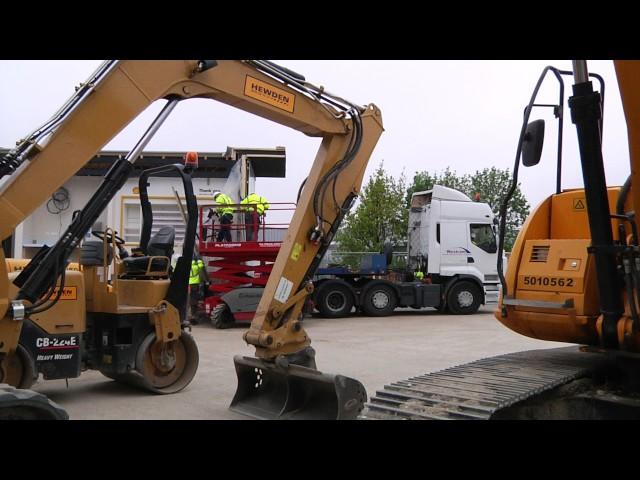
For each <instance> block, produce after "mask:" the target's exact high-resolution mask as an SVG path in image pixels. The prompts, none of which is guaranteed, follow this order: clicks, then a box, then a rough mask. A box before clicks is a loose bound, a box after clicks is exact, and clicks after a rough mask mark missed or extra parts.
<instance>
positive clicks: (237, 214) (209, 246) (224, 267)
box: [198, 203, 296, 321]
mask: <svg viewBox="0 0 640 480" xmlns="http://www.w3.org/2000/svg"><path fill="white" fill-rule="evenodd" d="M220 207H221V205H219V204H213V203H212V204H204V205H200V206H199V208H198V210H199V211H198V216H199V219H198V250H199V252H200V256H201V257H202V258H203V261H204V262H205V265H206V267H207V272H208V274H209V279H210V280H211V285H210V286H209V294H208V296H207V297H206V298H205V300H204V306H205V311H206V313H207V317H209V316H210V315H211V312H212V311H213V309H214V308H215V307H216V306H218V305H219V304H220V303H221V302H222V296H223V295H224V294H225V293H227V292H230V291H231V290H235V289H236V288H245V287H264V286H265V285H266V284H267V281H268V280H269V274H270V273H271V269H272V268H273V264H274V262H275V261H276V257H277V256H278V252H279V251H280V246H281V245H282V240H283V239H284V235H285V234H286V231H287V229H288V228H289V224H288V223H267V222H265V223H259V222H258V214H257V207H256V205H240V204H232V205H224V208H225V209H226V208H230V209H232V210H233V223H232V224H231V225H229V230H230V232H231V239H232V240H231V241H230V242H224V241H222V242H218V241H216V240H215V239H216V237H217V236H218V232H219V231H220V226H221V224H220V223H219V221H218V219H217V217H215V216H214V217H210V218H209V217H208V211H209V210H212V211H213V212H216V211H217V209H218V208H220ZM295 208H296V206H295V203H270V208H269V210H268V211H267V212H268V213H272V212H275V211H291V212H293V211H295ZM249 209H250V211H247V210H249ZM205 212H206V213H205ZM248 214H251V220H249V223H247V218H246V216H248ZM205 215H207V216H205ZM268 217H269V215H267V216H266V217H264V218H265V220H266V218H268ZM209 220H211V223H209ZM247 230H251V231H252V233H253V236H252V238H253V240H247V236H248V233H249V232H248V231H247ZM274 232H279V233H280V235H278V237H277V239H276V240H273V239H269V238H267V237H269V236H273V234H274ZM248 262H251V263H255V265H248V264H247V263H248ZM249 272H252V275H250V274H249ZM254 313H255V312H238V313H236V314H235V320H236V321H251V320H252V319H253V315H254Z"/></svg>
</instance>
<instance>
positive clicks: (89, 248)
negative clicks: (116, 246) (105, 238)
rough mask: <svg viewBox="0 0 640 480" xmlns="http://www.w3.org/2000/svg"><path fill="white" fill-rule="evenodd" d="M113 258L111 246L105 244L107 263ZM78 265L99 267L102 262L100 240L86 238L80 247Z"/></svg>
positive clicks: (102, 255) (102, 247) (102, 246)
mask: <svg viewBox="0 0 640 480" xmlns="http://www.w3.org/2000/svg"><path fill="white" fill-rule="evenodd" d="M112 259H113V248H111V245H107V265H109V264H110V263H111V260H112ZM79 263H80V265H83V266H85V267H101V266H102V265H103V263H104V245H103V243H102V241H101V240H87V241H85V242H83V243H82V247H81V248H80V261H79Z"/></svg>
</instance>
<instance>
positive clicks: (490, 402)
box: [358, 346, 603, 420]
mask: <svg viewBox="0 0 640 480" xmlns="http://www.w3.org/2000/svg"><path fill="white" fill-rule="evenodd" d="M601 361H603V359H602V358H601V357H600V356H598V355H594V354H591V353H585V352H583V351H581V350H580V347H577V346H572V347H563V348H554V349H548V350H529V351H526V352H517V353H509V354H506V355H499V356H496V357H489V358H485V359H482V360H476V361H474V362H471V363H467V364H464V365H458V366H455V367H451V368H447V369H445V370H441V371H438V372H434V373H429V374H425V375H419V376H416V377H411V378H409V379H407V380H401V381H397V382H393V383H392V384H389V385H385V387H384V389H383V390H378V391H377V392H376V395H375V396H373V397H372V398H371V399H370V401H369V402H367V403H366V404H365V409H364V410H363V411H362V413H361V414H360V416H359V417H358V418H359V419H361V420H403V419H416V420H489V419H491V417H492V416H494V415H495V413H496V412H498V411H499V410H501V409H504V408H506V407H509V406H511V405H513V404H515V403H517V402H521V401H523V400H526V399H528V398H531V397H532V396H535V395H539V394H541V393H542V392H545V391H548V390H551V389H553V388H556V387H558V386H560V385H564V384H566V383H569V382H571V381H573V380H576V379H578V378H582V377H586V376H589V375H590V374H591V373H592V371H593V369H594V368H596V367H597V366H598V365H600V364H601Z"/></svg>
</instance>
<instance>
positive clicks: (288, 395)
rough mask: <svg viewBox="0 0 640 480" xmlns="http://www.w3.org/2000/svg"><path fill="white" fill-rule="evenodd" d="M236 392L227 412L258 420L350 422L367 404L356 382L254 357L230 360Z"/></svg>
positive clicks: (238, 357)
mask: <svg viewBox="0 0 640 480" xmlns="http://www.w3.org/2000/svg"><path fill="white" fill-rule="evenodd" d="M233 361H234V363H235V365H236V374H237V375H238V389H237V391H236V394H235V396H234V397H233V400H232V401H231V405H230V406H229V409H230V410H232V411H234V412H237V413H242V414H244V415H248V416H250V417H253V418H257V419H260V420H353V419H355V418H356V417H357V416H358V414H359V413H360V411H362V409H363V407H364V403H365V402H366V401H367V392H366V390H365V388H364V386H363V385H362V384H361V383H360V382H359V381H357V380H355V379H353V378H349V377H345V376H343V375H331V374H327V373H322V372H320V371H318V370H315V369H313V368H307V367H303V366H300V365H294V364H290V365H288V366H287V367H282V366H279V365H276V364H272V363H267V362H264V361H263V360H260V359H258V358H254V357H242V356H239V355H236V356H235V357H234V358H233Z"/></svg>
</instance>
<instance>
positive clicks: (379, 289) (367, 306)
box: [362, 283, 398, 317]
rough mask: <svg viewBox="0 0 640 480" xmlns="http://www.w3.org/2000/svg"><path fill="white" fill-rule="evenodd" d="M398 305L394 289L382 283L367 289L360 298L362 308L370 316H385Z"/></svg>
mask: <svg viewBox="0 0 640 480" xmlns="http://www.w3.org/2000/svg"><path fill="white" fill-rule="evenodd" d="M397 305H398V297H397V296H396V292H395V290H394V289H393V288H392V287H390V286H389V285H385V284H384V283H379V284H376V285H374V286H372V287H370V288H368V289H367V291H366V292H365V294H364V297H363V298H362V310H363V311H364V312H365V313H366V314H367V315H369V316H370V317H386V316H388V315H391V314H392V313H393V311H394V310H395V308H396V306H397Z"/></svg>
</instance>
